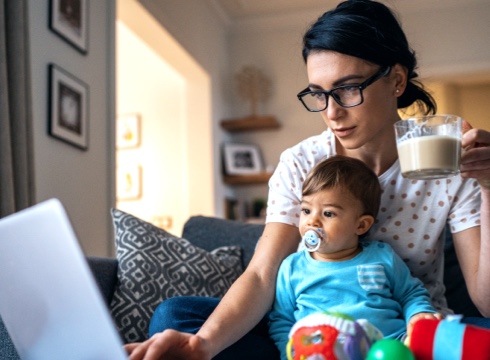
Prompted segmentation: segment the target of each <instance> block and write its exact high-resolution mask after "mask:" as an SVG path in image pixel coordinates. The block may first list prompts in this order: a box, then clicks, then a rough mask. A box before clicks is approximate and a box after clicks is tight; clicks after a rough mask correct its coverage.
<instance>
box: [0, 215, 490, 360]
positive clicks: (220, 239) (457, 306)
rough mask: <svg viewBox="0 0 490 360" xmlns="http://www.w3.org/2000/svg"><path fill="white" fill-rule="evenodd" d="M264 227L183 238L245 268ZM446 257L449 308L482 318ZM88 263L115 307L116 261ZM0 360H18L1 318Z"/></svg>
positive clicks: (227, 227) (194, 229)
mask: <svg viewBox="0 0 490 360" xmlns="http://www.w3.org/2000/svg"><path fill="white" fill-rule="evenodd" d="M116 228H117V227H116ZM263 228H264V225H259V224H248V223H242V222H238V221H233V220H224V219H219V218H214V217H206V216H194V217H191V218H190V219H189V220H188V221H187V222H186V224H185V226H184V229H183V233H182V238H184V239H187V240H188V241H189V242H190V243H192V244H193V245H194V246H196V247H199V248H202V249H204V250H206V251H208V252H211V251H213V249H216V248H218V247H222V246H229V245H235V246H239V247H240V248H241V249H242V252H241V263H242V265H243V267H246V266H247V264H248V263H249V262H250V259H251V257H252V255H253V252H254V249H255V245H256V243H257V241H258V239H259V238H260V236H261V234H262V231H263ZM116 231H117V229H116ZM119 235H121V234H119ZM445 257H446V260H445V284H446V288H447V291H446V296H447V298H448V302H449V305H450V307H452V309H454V311H455V312H456V313H458V314H464V315H465V316H481V315H480V314H479V312H478V311H477V310H476V308H475V307H474V306H473V304H472V303H471V301H470V299H469V296H468V293H467V291H466V288H465V285H464V280H463V277H462V274H461V271H460V270H459V267H458V262H457V258H456V255H455V253H454V248H453V246H452V242H451V239H450V238H449V239H448V241H447V242H446V248H445ZM87 261H88V264H89V266H90V268H91V270H92V272H93V274H94V277H95V280H96V282H97V284H98V286H99V288H100V291H101V293H102V295H103V298H104V299H105V301H106V303H107V305H108V307H111V306H114V299H113V298H114V293H115V292H117V287H118V286H119V285H118V281H120V279H119V280H118V271H120V268H119V262H118V260H117V259H115V258H100V257H87ZM0 359H2V360H3V359H5V360H13V359H18V356H17V354H16V352H15V349H14V347H13V345H12V343H11V341H10V338H9V336H8V334H7V332H6V330H5V328H4V327H3V323H1V319H0Z"/></svg>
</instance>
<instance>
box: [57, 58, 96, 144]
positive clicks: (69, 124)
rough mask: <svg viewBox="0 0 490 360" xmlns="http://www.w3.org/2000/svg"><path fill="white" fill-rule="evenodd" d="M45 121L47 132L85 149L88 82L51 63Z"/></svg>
mask: <svg viewBox="0 0 490 360" xmlns="http://www.w3.org/2000/svg"><path fill="white" fill-rule="evenodd" d="M48 123H49V125H48V132H49V134H50V135H51V136H53V137H56V138H58V139H60V140H63V141H65V142H67V143H69V144H72V145H74V146H76V147H79V148H80V149H82V150H87V149H88V125H89V124H88V85H87V84H85V83H84V82H83V81H81V80H80V79H78V78H76V77H75V76H73V75H72V74H70V73H69V72H67V71H66V70H63V69H62V68H60V67H58V66H56V65H54V64H50V65H49V121H48Z"/></svg>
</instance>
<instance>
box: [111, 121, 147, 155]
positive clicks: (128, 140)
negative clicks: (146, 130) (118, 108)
mask: <svg viewBox="0 0 490 360" xmlns="http://www.w3.org/2000/svg"><path fill="white" fill-rule="evenodd" d="M140 142H141V116H140V115H139V114H130V115H121V116H118V118H117V124H116V146H117V148H118V149H130V148H136V147H138V146H139V145H140Z"/></svg>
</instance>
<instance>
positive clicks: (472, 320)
mask: <svg viewBox="0 0 490 360" xmlns="http://www.w3.org/2000/svg"><path fill="white" fill-rule="evenodd" d="M461 322H463V323H465V324H468V325H473V326H478V327H481V328H485V329H490V318H479V317H467V318H463V320H462V321H461Z"/></svg>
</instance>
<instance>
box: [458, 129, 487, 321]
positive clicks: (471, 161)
mask: <svg viewBox="0 0 490 360" xmlns="http://www.w3.org/2000/svg"><path fill="white" fill-rule="evenodd" d="M463 127H464V128H465V130H466V131H465V134H464V135H463V141H462V146H463V148H464V151H463V154H462V157H461V175H462V176H463V177H465V178H475V179H476V180H477V181H478V182H479V184H480V187H481V200H482V203H481V210H480V219H481V223H480V227H473V228H470V229H467V230H464V231H461V232H459V233H456V234H453V239H454V247H455V250H456V254H457V256H458V260H459V263H460V266H461V270H462V272H463V276H464V278H465V281H466V286H467V288H468V292H469V294H470V296H471V299H472V300H473V303H474V304H475V306H476V307H477V308H478V310H479V311H480V312H481V314H482V315H483V316H485V317H490V301H489V300H488V299H490V261H489V259H490V133H489V132H488V131H485V130H480V129H471V127H470V126H469V124H468V123H466V122H465V123H464V125H463Z"/></svg>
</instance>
